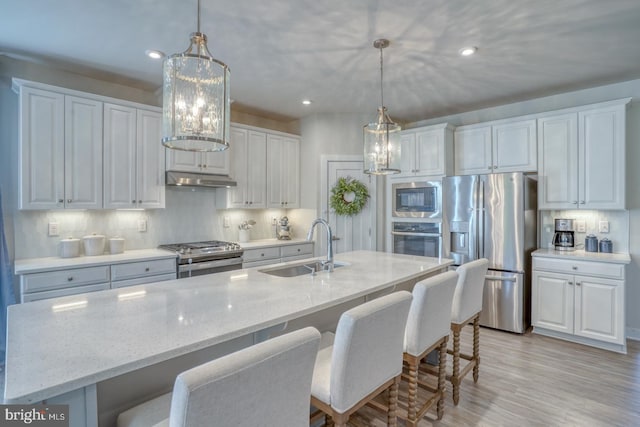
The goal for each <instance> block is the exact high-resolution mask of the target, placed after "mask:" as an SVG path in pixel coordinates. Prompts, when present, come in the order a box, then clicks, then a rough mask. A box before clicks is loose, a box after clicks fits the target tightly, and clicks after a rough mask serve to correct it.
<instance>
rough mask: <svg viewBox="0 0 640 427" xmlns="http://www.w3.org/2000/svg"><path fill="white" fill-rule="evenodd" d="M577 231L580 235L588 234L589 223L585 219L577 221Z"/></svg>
mask: <svg viewBox="0 0 640 427" xmlns="http://www.w3.org/2000/svg"><path fill="white" fill-rule="evenodd" d="M576 231H577V232H578V233H586V232H587V223H586V221H585V220H584V219H579V220H577V221H576Z"/></svg>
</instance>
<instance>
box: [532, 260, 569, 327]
mask: <svg viewBox="0 0 640 427" xmlns="http://www.w3.org/2000/svg"><path fill="white" fill-rule="evenodd" d="M573 288H574V285H573V276H570V275H567V274H558V273H548V272H546V271H534V272H533V282H532V288H531V323H532V324H533V326H535V327H540V328H544V329H549V330H554V331H559V332H564V333H567V334H572V333H573V303H574V295H573Z"/></svg>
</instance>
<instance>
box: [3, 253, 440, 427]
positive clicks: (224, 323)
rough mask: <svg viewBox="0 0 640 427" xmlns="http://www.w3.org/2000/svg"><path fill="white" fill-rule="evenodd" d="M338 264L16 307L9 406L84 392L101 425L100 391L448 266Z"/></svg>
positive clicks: (435, 262) (380, 260)
mask: <svg viewBox="0 0 640 427" xmlns="http://www.w3.org/2000/svg"><path fill="white" fill-rule="evenodd" d="M335 261H337V262H341V263H346V264H347V265H346V266H343V267H339V268H336V269H335V271H334V272H332V273H329V272H320V273H317V274H316V275H315V276H312V275H311V274H307V275H303V276H298V277H288V278H284V277H277V276H272V275H269V274H266V273H263V272H262V271H261V270H262V268H250V269H244V270H236V271H229V272H223V273H217V274H212V275H207V276H198V277H193V278H188V279H179V280H170V281H166V282H160V283H153V284H148V285H139V286H133V287H129V288H126V289H111V290H106V291H101V292H94V293H89V294H81V295H75V296H71V297H63V298H56V299H52V300H43V301H36V302H32V303H27V304H20V305H13V306H10V307H9V310H8V327H7V329H8V331H7V338H8V340H7V360H6V380H5V393H4V397H5V403H31V402H39V401H42V400H46V399H50V398H52V397H55V396H60V395H64V394H65V393H70V392H74V391H77V390H84V392H83V393H82V394H81V395H80V398H78V399H79V400H82V401H83V402H84V404H85V405H87V408H86V414H87V421H86V424H87V425H96V424H97V412H98V410H97V404H96V403H95V401H96V399H97V397H96V384H99V383H100V382H108V381H109V380H112V379H114V378H116V377H122V376H125V375H128V374H130V373H132V372H135V371H138V370H143V369H145V368H148V367H151V366H153V365H158V364H161V363H163V362H167V361H170V360H172V359H174V358H179V357H181V356H185V355H188V354H190V353H194V352H198V351H202V350H204V349H207V348H212V347H215V346H216V345H220V344H224V343H226V342H232V341H234V340H237V339H241V338H242V337H247V336H251V335H254V334H259V333H260V332H261V331H265V330H268V329H269V328H273V327H277V326H278V325H284V324H286V322H289V321H294V320H296V319H300V318H303V317H305V316H308V315H313V314H314V313H318V312H321V311H323V310H327V309H331V308H332V307H336V306H339V305H340V304H344V303H347V302H349V301H358V300H360V299H363V298H366V297H367V296H368V295H374V294H376V293H377V292H381V291H385V290H387V291H388V290H391V289H394V288H395V287H396V286H407V285H409V286H412V285H413V284H414V283H415V282H417V281H419V280H422V279H424V278H426V277H428V276H430V275H433V274H437V273H439V272H442V271H444V270H446V268H447V266H448V265H450V264H451V262H452V261H451V260H448V259H438V258H425V257H415V256H408V255H398V254H388V253H384V252H371V251H357V252H350V253H343V254H338V255H336V257H335ZM286 264H287V263H285V264H282V265H286ZM271 268H273V267H269V269H271ZM254 336H257V335H254ZM249 344H250V343H249ZM240 345H244V346H246V345H247V341H244V342H242V343H241V344H240ZM78 399H76V398H75V397H74V400H78ZM52 402H54V400H50V401H49V403H52ZM56 402H57V401H56ZM72 412H73V411H72ZM72 425H74V423H72ZM79 425H82V423H80V424H79Z"/></svg>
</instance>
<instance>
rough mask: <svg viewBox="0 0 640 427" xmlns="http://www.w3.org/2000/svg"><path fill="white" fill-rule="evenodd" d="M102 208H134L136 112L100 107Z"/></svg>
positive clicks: (116, 107) (112, 105)
mask: <svg viewBox="0 0 640 427" xmlns="http://www.w3.org/2000/svg"><path fill="white" fill-rule="evenodd" d="M104 207H105V208H106V209H123V208H124V209H126V208H135V207H136V109H135V108H131V107H125V106H122V105H116V104H104Z"/></svg>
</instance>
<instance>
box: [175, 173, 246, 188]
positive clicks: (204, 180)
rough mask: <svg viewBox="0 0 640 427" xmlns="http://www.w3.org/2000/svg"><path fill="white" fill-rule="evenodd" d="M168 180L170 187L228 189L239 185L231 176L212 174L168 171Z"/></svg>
mask: <svg viewBox="0 0 640 427" xmlns="http://www.w3.org/2000/svg"><path fill="white" fill-rule="evenodd" d="M166 178H167V179H166V184H167V185H170V186H182V187H209V188H228V187H235V186H236V185H238V183H237V182H235V181H234V180H233V179H232V178H231V177H230V176H227V175H215V174H211V173H192V172H178V171H167V177H166Z"/></svg>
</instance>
